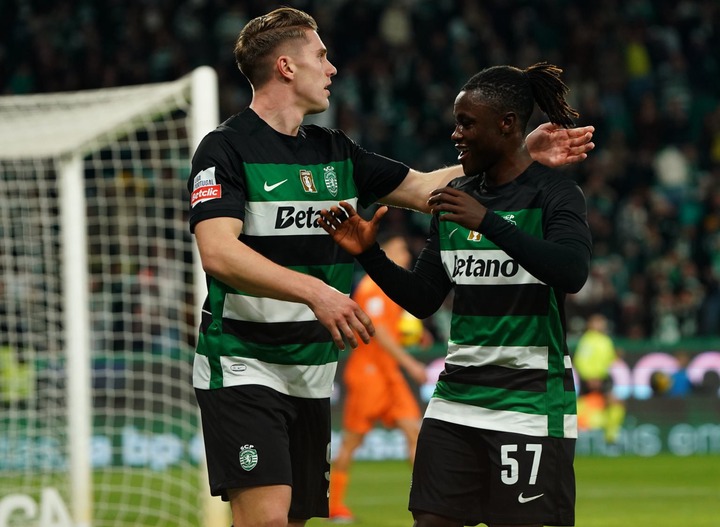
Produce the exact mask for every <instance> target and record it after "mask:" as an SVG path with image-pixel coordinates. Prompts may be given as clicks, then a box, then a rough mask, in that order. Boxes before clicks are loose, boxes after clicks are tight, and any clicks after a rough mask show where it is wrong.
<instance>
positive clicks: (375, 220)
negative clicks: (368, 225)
mask: <svg viewBox="0 0 720 527" xmlns="http://www.w3.org/2000/svg"><path fill="white" fill-rule="evenodd" d="M387 211H388V207H387V205H383V206H382V207H380V208H378V210H376V211H375V214H374V215H373V217H372V220H371V221H372V223H374V224H375V225H376V226H377V225H378V224H379V223H380V220H381V219H382V217H383V216H385V214H387Z"/></svg>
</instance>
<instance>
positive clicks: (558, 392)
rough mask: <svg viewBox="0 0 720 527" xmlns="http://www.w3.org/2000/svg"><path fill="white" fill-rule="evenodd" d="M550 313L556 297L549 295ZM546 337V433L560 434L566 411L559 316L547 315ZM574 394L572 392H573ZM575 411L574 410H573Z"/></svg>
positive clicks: (563, 359)
mask: <svg viewBox="0 0 720 527" xmlns="http://www.w3.org/2000/svg"><path fill="white" fill-rule="evenodd" d="M550 313H558V305H557V298H556V297H555V294H554V293H553V294H551V295H550ZM548 325H549V326H550V327H549V328H548V333H547V334H548V336H549V337H548V338H549V339H550V342H549V343H548V344H549V346H550V350H551V352H550V353H548V383H547V384H548V385H547V392H548V410H547V411H548V434H550V435H551V436H558V435H560V436H562V435H563V430H564V429H565V423H564V420H563V415H564V414H565V413H567V410H566V406H567V404H568V401H566V400H565V397H566V392H565V384H564V380H565V354H564V343H563V341H562V340H561V337H562V335H563V329H562V325H561V324H560V318H559V317H548ZM573 396H574V392H573ZM573 413H575V412H573Z"/></svg>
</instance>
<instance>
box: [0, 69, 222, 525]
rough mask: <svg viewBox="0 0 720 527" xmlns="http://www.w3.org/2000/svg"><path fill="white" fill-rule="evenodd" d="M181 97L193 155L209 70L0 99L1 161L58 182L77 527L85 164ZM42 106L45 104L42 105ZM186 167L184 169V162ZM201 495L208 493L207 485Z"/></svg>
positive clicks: (85, 474) (88, 434)
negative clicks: (36, 169)
mask: <svg viewBox="0 0 720 527" xmlns="http://www.w3.org/2000/svg"><path fill="white" fill-rule="evenodd" d="M105 95H107V97H108V99H111V98H113V97H117V96H120V97H125V101H124V102H122V103H121V104H112V105H108V106H105V105H104V104H103V97H104V96H105ZM179 96H183V97H189V98H190V99H191V101H192V102H191V111H190V112H188V121H189V122H188V129H189V133H190V145H191V152H194V151H195V149H196V147H197V145H198V144H199V142H200V140H201V139H202V137H203V136H204V135H205V134H206V133H207V132H209V131H211V130H212V129H214V128H215V127H216V126H217V124H218V121H219V119H218V88H217V76H216V73H215V71H214V70H213V69H212V68H210V67H207V66H203V67H199V68H197V69H196V70H194V71H193V72H192V73H191V74H189V75H187V76H186V77H183V78H181V79H178V80H177V81H173V82H167V83H157V84H152V85H141V86H134V87H122V88H107V89H103V90H92V91H85V92H68V93H57V94H42V95H26V96H5V97H0V160H5V161H12V160H32V159H44V160H50V162H52V163H55V166H56V167H57V173H58V177H59V181H58V183H59V185H58V188H59V208H60V215H59V218H60V232H61V241H60V246H61V250H60V256H61V262H62V275H61V278H62V281H63V291H64V292H63V294H62V298H63V311H64V312H63V318H62V320H63V335H64V345H65V350H64V354H65V357H66V364H67V368H66V373H67V394H66V397H67V403H68V404H67V408H68V415H67V426H68V430H67V436H68V439H69V442H68V443H69V451H68V458H69V463H68V472H69V481H70V485H71V488H70V489H69V496H70V503H69V504H68V505H69V509H70V515H71V517H72V522H73V524H74V525H75V526H76V527H91V526H92V524H93V499H92V495H93V488H92V487H93V484H92V466H91V459H90V456H89V455H88V453H89V452H90V451H91V438H92V412H93V408H92V401H91V386H92V385H91V382H92V379H91V376H92V372H91V352H92V350H91V320H90V299H89V287H90V284H89V268H88V264H89V262H88V254H87V252H86V251H84V250H77V248H78V247H81V248H82V247H87V237H86V233H87V228H88V226H87V222H86V220H87V219H86V216H85V211H86V201H85V182H84V172H83V170H84V167H83V159H84V156H85V155H86V154H87V153H88V151H89V149H93V150H96V149H98V148H101V147H102V146H103V142H108V141H109V142H111V141H112V140H113V137H116V136H120V135H122V134H124V133H126V131H127V130H130V129H132V127H133V124H134V122H135V121H136V120H137V119H138V117H139V116H145V118H147V115H148V114H151V115H152V114H154V113H157V112H159V111H161V110H162V109H164V108H168V107H170V106H171V105H172V104H173V100H174V99H175V98H177V97H179ZM78 98H81V99H82V100H88V101H90V102H89V103H88V104H87V105H85V106H84V107H83V105H80V106H78V108H77V110H74V114H73V118H72V119H67V118H64V119H63V118H59V119H58V118H54V116H53V111H54V109H58V111H62V106H63V102H64V101H67V102H68V103H73V104H77V103H76V102H75V101H77V100H78ZM115 100H117V99H115ZM44 101H49V102H48V103H45V102H44ZM44 104H46V106H45V107H43V106H42V105H44ZM33 105H35V106H37V105H40V106H41V108H42V110H43V111H42V112H27V111H24V108H29V107H32V106H33ZM187 164H188V167H189V164H190V159H188V160H187ZM1 176H2V174H0V177H1ZM194 256H195V258H194V262H193V266H194V290H195V299H196V303H197V305H196V306H195V314H196V316H197V317H199V314H200V303H201V302H202V301H203V299H204V296H205V280H204V273H203V271H202V267H201V265H200V262H199V258H198V257H197V253H196V249H195V250H194ZM203 472H204V471H203ZM205 492H207V494H208V495H209V490H208V489H207V487H206V489H205ZM0 499H2V496H0ZM211 507H212V506H211ZM216 514H217V513H216ZM223 521H224V520H223ZM208 525H210V524H208ZM225 525H226V524H225Z"/></svg>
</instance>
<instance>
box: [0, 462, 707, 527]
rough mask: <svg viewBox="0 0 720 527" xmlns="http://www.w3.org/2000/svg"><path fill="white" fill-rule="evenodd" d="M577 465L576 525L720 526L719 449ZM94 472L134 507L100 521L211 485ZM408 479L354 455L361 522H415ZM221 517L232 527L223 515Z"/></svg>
mask: <svg viewBox="0 0 720 527" xmlns="http://www.w3.org/2000/svg"><path fill="white" fill-rule="evenodd" d="M575 469H576V474H577V508H576V526H577V527H720V455H714V456H713V455H709V456H693V457H675V456H670V455H662V456H657V457H652V458H642V457H630V456H627V457H616V458H601V457H580V458H577V459H576V462H575ZM95 476H96V481H95V485H96V486H95V491H96V493H97V494H96V498H97V499H100V500H101V501H103V502H106V501H117V502H123V503H124V505H123V507H122V508H124V509H132V510H133V511H135V512H132V513H128V514H127V515H125V516H120V513H119V512H118V511H117V510H115V509H114V508H113V507H112V506H111V505H105V506H103V507H99V509H102V510H98V511H97V513H98V515H97V517H96V523H95V525H97V526H98V527H102V526H110V525H112V526H119V525H123V526H127V527H146V526H148V527H149V526H153V527H178V525H180V523H178V521H177V519H178V516H177V515H178V514H179V515H181V516H182V517H183V519H184V520H185V521H183V522H181V523H182V525H186V526H190V525H194V521H193V520H191V517H192V516H194V514H193V512H195V511H196V510H197V505H196V503H197V500H198V499H199V498H200V497H204V496H205V493H207V492H208V491H207V488H205V487H204V486H201V485H200V483H199V481H198V483H197V485H196V484H195V481H196V480H195V477H194V476H193V478H192V480H193V481H187V479H186V478H187V474H186V473H181V472H177V473H174V474H171V475H170V481H174V482H175V483H180V482H181V481H184V483H185V484H186V485H181V486H178V485H170V486H168V485H167V483H165V484H163V483H162V482H161V480H162V479H163V478H161V477H159V475H158V474H157V473H152V472H149V471H147V470H143V469H133V470H132V471H128V470H116V471H99V472H97V473H96V474H95ZM165 478H167V475H166V476H165ZM25 480H26V478H23V479H20V478H19V477H17V479H16V478H14V477H13V476H12V475H10V474H7V473H5V474H3V473H0V501H2V498H3V495H4V494H5V492H4V491H7V492H18V491H19V492H24V490H23V486H25V488H26V489H27V488H32V487H27V484H29V483H31V482H29V481H25ZM409 481H410V467H409V466H408V464H407V463H406V462H403V461H380V462H373V461H358V462H356V463H355V464H354V465H353V467H352V471H351V482H350V486H349V488H348V496H347V501H348V505H349V506H350V507H351V508H352V510H353V512H354V513H355V515H356V516H357V522H356V524H355V525H356V526H357V527H411V526H412V517H411V515H410V513H409V512H408V511H407V496H408V485H409ZM103 482H105V484H106V485H107V484H109V483H112V485H111V486H112V487H113V488H119V489H121V493H122V496H121V495H120V494H119V493H118V492H117V491H116V492H115V493H108V490H107V489H108V487H105V486H104V485H103ZM48 483H49V482H48V481H44V484H43V485H40V482H39V481H38V485H37V486H36V487H37V488H40V487H41V486H47V484H48ZM159 487H165V488H166V490H167V491H169V492H170V494H172V496H171V497H170V498H169V499H170V500H171V501H170V502H163V503H161V502H159V501H158V500H157V499H155V498H153V497H151V494H152V493H151V492H147V489H152V488H159ZM143 489H145V490H146V491H145V492H144V491H143ZM168 503H171V505H169V504H168ZM168 509H170V510H168ZM110 511H115V512H110ZM133 515H134V516H133ZM173 515H175V516H174V518H175V519H174V520H173V519H171V518H172V517H173ZM121 520H124V521H121ZM11 524H12V523H11ZM12 525H14V524H12ZM218 525H219V527H226V523H225V522H224V521H221V522H219V523H218ZM227 525H229V522H227ZM329 525H330V524H328V522H327V521H326V520H323V519H313V520H311V521H309V522H308V525H307V527H329ZM203 527H210V526H209V525H203ZM213 527H214V526H213Z"/></svg>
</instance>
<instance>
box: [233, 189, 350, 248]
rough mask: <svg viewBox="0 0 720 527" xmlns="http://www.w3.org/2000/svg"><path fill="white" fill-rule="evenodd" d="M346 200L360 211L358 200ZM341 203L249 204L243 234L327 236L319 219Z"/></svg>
mask: <svg viewBox="0 0 720 527" xmlns="http://www.w3.org/2000/svg"><path fill="white" fill-rule="evenodd" d="M345 201H347V202H348V203H350V204H351V205H352V206H353V207H355V208H357V201H358V199H357V198H352V199H348V200H345ZM337 204H338V202H337V201H249V202H247V203H246V204H245V221H244V222H243V233H245V234H247V235H251V236H297V235H322V236H327V233H326V232H325V231H324V230H323V228H322V227H320V226H319V225H317V220H318V218H319V217H320V211H321V210H322V209H330V207H335V206H337ZM278 243H281V242H278Z"/></svg>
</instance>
